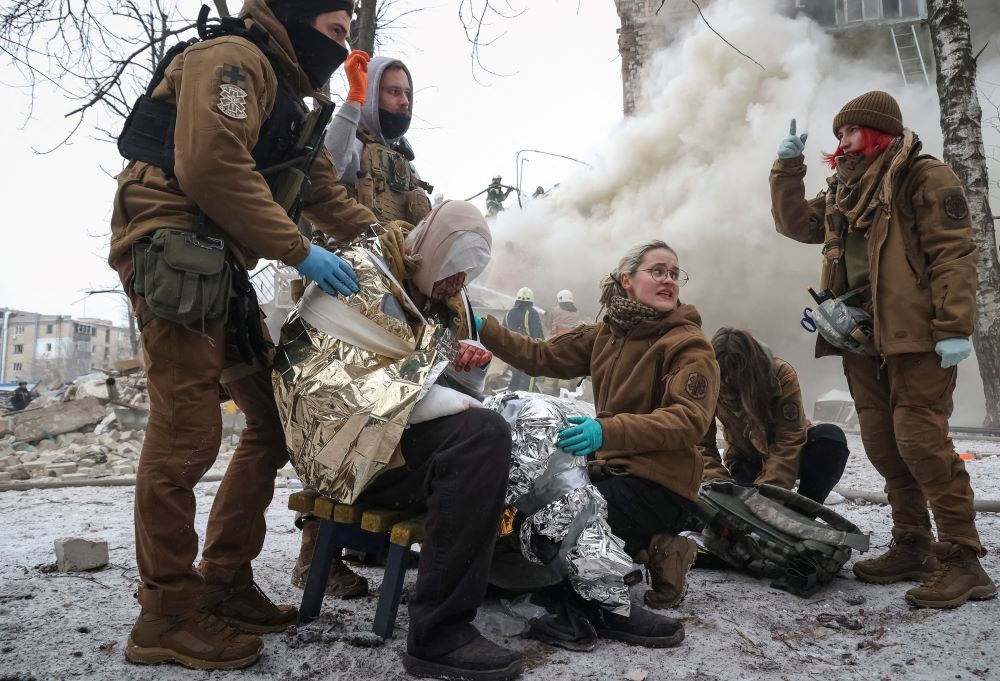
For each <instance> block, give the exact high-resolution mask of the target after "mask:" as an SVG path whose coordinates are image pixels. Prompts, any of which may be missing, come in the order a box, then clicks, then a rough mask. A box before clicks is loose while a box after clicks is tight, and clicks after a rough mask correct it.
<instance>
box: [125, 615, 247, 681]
mask: <svg viewBox="0 0 1000 681" xmlns="http://www.w3.org/2000/svg"><path fill="white" fill-rule="evenodd" d="M263 651H264V642H263V641H261V640H260V638H258V637H257V636H252V635H250V634H244V633H243V632H241V631H240V630H239V629H237V628H236V627H234V626H232V625H231V624H228V623H226V622H223V621H222V620H221V619H219V618H218V617H216V616H215V615H213V614H212V613H211V612H209V611H208V610H207V609H205V608H202V609H200V610H197V611H194V612H189V613H184V614H180V615H160V614H156V613H152V612H148V611H146V610H145V609H143V611H142V612H141V613H139V619H137V620H136V621H135V625H134V626H133V627H132V633H131V634H129V637H128V644H127V645H126V646H125V657H126V659H128V660H129V662H135V663H137V664H160V663H161V662H176V663H178V664H182V665H184V666H185V667H190V668H191V669H241V668H243V667H247V666H249V665H251V664H253V663H254V662H256V661H257V660H258V658H260V655H261V653H262V652H263Z"/></svg>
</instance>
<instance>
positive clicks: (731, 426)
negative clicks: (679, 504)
mask: <svg viewBox="0 0 1000 681" xmlns="http://www.w3.org/2000/svg"><path fill="white" fill-rule="evenodd" d="M712 347H713V348H715V358H716V360H718V362H719V375H720V389H719V402H718V405H717V406H716V408H715V415H716V417H717V418H718V419H719V421H721V422H722V426H723V428H724V429H725V430H724V433H725V442H726V448H725V452H724V453H723V456H722V457H720V456H719V450H718V448H717V447H716V430H715V419H712V426H711V428H709V430H708V432H707V433H706V434H705V439H704V440H702V443H701V444H700V445H699V446H698V448H699V449H700V450H701V453H702V457H703V459H704V463H705V475H704V479H705V480H727V479H730V478H732V479H733V480H735V481H736V482H739V483H752V484H755V485H765V484H766V485H775V486H777V487H781V488H782V489H789V490H790V489H792V488H794V487H795V481H796V480H798V481H799V486H798V489H797V490H796V491H797V492H798V493H799V494H801V495H802V496H805V497H808V498H810V499H812V500H813V501H816V502H818V503H820V504H822V503H823V501H824V500H825V499H826V497H827V495H828V494H829V493H830V490H832V489H833V487H834V485H836V484H837V482H839V481H840V476H841V475H843V473H844V466H846V465H847V457H848V454H850V450H849V449H848V448H847V438H846V437H845V436H844V431H842V430H841V429H840V428H838V427H837V426H835V425H833V424H832V423H820V424H816V425H810V423H809V420H808V419H806V416H805V411H804V410H803V408H802V391H801V389H800V388H799V377H798V375H796V373H795V369H793V368H792V365H791V364H789V363H788V362H786V361H785V360H783V359H781V358H780V357H775V356H774V355H773V354H772V353H771V349H770V348H768V347H767V346H766V345H764V344H763V343H761V342H760V341H759V340H757V339H756V338H754V337H753V336H752V335H751V334H750V332H749V331H743V330H742V329H732V328H727V327H723V328H721V329H719V330H718V331H716V332H715V335H714V336H712ZM723 461H725V464H723Z"/></svg>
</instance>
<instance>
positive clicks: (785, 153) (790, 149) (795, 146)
mask: <svg viewBox="0 0 1000 681" xmlns="http://www.w3.org/2000/svg"><path fill="white" fill-rule="evenodd" d="M808 137H809V133H808V132H804V133H802V134H801V135H796V134H795V119H794V118H793V119H792V123H791V125H789V126H788V137H786V138H785V139H783V140H781V144H779V145H778V158H795V157H796V156H801V155H802V150H803V149H805V148H806V139H807V138H808Z"/></svg>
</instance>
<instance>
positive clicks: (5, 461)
mask: <svg viewBox="0 0 1000 681" xmlns="http://www.w3.org/2000/svg"><path fill="white" fill-rule="evenodd" d="M20 464H21V460H20V459H19V458H17V457H16V456H13V455H8V456H5V457H3V458H0V469H2V470H6V469H8V468H12V467H14V466H18V465H20Z"/></svg>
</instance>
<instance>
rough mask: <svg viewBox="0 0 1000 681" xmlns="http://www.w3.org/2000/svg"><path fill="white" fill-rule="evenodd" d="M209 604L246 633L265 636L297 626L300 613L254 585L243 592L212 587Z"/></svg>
mask: <svg viewBox="0 0 1000 681" xmlns="http://www.w3.org/2000/svg"><path fill="white" fill-rule="evenodd" d="M208 588H209V594H208V596H206V601H207V602H208V603H209V608H210V609H211V611H212V613H214V614H215V615H218V616H219V617H220V618H222V619H224V620H225V621H227V622H229V623H230V624H233V625H235V626H237V627H239V628H240V629H242V630H243V631H249V632H252V633H255V634H266V633H270V632H275V631H284V630H285V629H287V628H288V627H290V626H291V625H292V624H294V623H295V618H296V617H298V615H299V611H298V609H296V607H295V606H294V605H276V604H275V603H274V601H272V600H271V599H270V598H268V597H267V595H266V594H265V593H264V592H263V591H261V590H260V587H259V586H257V585H256V584H255V583H253V582H251V583H250V585H249V586H246V587H244V588H242V589H218V590H215V591H214V592H213V591H212V590H211V589H212V587H211V585H209V587H208Z"/></svg>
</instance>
